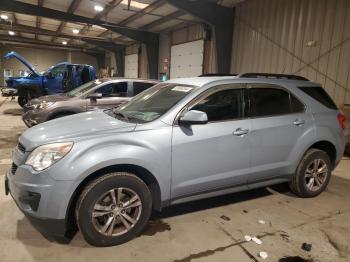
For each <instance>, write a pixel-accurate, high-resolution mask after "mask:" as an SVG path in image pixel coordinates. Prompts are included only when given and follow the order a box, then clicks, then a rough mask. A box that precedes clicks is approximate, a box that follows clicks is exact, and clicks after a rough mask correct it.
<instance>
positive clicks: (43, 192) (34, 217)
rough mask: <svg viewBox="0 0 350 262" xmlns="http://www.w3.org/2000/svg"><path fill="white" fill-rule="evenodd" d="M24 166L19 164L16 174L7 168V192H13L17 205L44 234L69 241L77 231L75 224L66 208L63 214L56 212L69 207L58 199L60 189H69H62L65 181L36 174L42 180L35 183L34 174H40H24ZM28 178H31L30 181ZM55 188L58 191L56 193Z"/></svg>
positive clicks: (57, 239) (63, 241) (52, 238)
mask: <svg viewBox="0 0 350 262" xmlns="http://www.w3.org/2000/svg"><path fill="white" fill-rule="evenodd" d="M29 168H30V167H29ZM25 169H26V168H22V170H20V167H19V168H18V169H17V171H16V172H15V174H12V173H11V171H9V172H7V174H6V175H5V193H6V195H8V194H10V195H11V196H12V198H13V200H14V201H15V203H16V205H17V206H18V208H19V209H20V210H21V211H22V213H23V214H24V215H25V216H26V217H27V218H28V220H29V221H30V222H31V224H32V225H33V226H34V227H35V228H36V229H37V230H38V231H39V232H40V233H41V234H42V235H43V236H44V237H45V238H47V239H48V240H55V241H58V242H61V243H67V242H69V241H70V239H71V238H72V236H73V235H74V234H75V232H76V227H75V226H73V224H71V223H72V222H71V221H70V220H69V219H68V212H67V215H64V216H63V217H61V216H60V215H58V214H57V211H58V210H62V209H63V210H67V209H68V205H67V203H66V201H60V199H62V198H61V196H60V195H61V193H63V194H67V193H68V192H67V190H66V191H65V192H62V191H64V187H66V186H65V185H64V184H65V183H66V182H61V181H57V182H56V181H54V180H53V179H52V178H50V177H49V176H48V175H46V176H47V178H46V179H44V180H43V179H42V178H38V179H39V180H41V183H35V182H36V181H35V180H36V178H35V177H36V176H40V175H33V174H25V172H23V170H25ZM23 176H27V177H28V178H27V179H26V178H25V177H23ZM33 177H34V178H33ZM29 179H30V180H33V181H31V182H30V181H29ZM66 188H67V187H66ZM60 191H61V192H60ZM57 192H60V193H59V194H57ZM55 210H56V212H55Z"/></svg>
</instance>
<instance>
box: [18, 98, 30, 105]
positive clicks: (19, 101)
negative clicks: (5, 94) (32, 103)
mask: <svg viewBox="0 0 350 262" xmlns="http://www.w3.org/2000/svg"><path fill="white" fill-rule="evenodd" d="M17 102H18V104H19V105H20V107H24V105H25V104H26V103H28V98H27V97H25V96H19V97H18V98H17Z"/></svg>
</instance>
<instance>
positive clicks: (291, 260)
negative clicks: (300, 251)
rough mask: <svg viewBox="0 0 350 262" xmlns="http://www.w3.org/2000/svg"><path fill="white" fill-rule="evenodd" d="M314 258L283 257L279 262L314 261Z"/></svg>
mask: <svg viewBox="0 0 350 262" xmlns="http://www.w3.org/2000/svg"><path fill="white" fill-rule="evenodd" d="M313 261H314V260H313V259H308V258H303V257H299V256H294V257H282V258H280V259H279V260H278V262H313Z"/></svg>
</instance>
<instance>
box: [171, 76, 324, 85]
mask: <svg viewBox="0 0 350 262" xmlns="http://www.w3.org/2000/svg"><path fill="white" fill-rule="evenodd" d="M227 82H230V83H270V84H294V85H298V86H300V85H303V86H315V85H317V86H319V85H320V84H318V83H314V82H311V81H308V80H294V79H284V78H268V77H261V78H248V77H247V78H246V77H239V76H213V77H189V78H175V79H171V80H168V81H166V82H165V83H174V84H181V85H194V86H197V87H203V86H205V85H207V84H210V83H215V84H220V83H227Z"/></svg>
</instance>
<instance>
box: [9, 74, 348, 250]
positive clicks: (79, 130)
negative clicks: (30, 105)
mask: <svg viewBox="0 0 350 262" xmlns="http://www.w3.org/2000/svg"><path fill="white" fill-rule="evenodd" d="M260 77H261V74H260V75H259V77H258V78H257V75H256V74H242V75H239V76H237V77H197V78H186V79H174V80H170V81H167V82H163V83H159V84H157V85H155V86H153V87H151V88H150V89H148V90H146V91H144V92H142V93H141V94H139V95H138V96H136V97H134V98H133V99H131V101H129V102H128V103H126V104H124V105H122V106H120V107H118V108H115V109H114V110H105V111H102V110H99V111H94V112H87V113H82V114H78V115H74V116H68V117H65V118H62V119H56V120H53V121H49V122H47V123H43V124H41V125H39V126H35V127H33V128H29V129H28V130H26V131H25V132H24V133H23V134H22V135H21V136H20V137H19V143H18V146H17V147H16V148H15V150H14V153H13V164H12V168H11V170H9V171H8V173H7V174H6V176H5V188H6V193H7V194H8V193H9V192H10V193H11V195H12V197H13V198H14V200H15V201H16V203H17V206H18V207H19V208H20V209H21V210H22V212H24V213H25V214H26V216H27V217H28V218H29V219H30V220H31V221H32V223H33V225H35V226H36V227H37V228H38V229H39V230H40V231H41V232H43V233H44V235H46V236H48V235H51V236H54V237H55V238H57V237H63V236H67V232H71V230H72V228H71V227H70V226H71V225H76V224H77V225H78V228H79V229H80V231H81V233H82V235H83V236H84V238H85V239H86V241H87V242H89V243H90V244H92V245H96V246H111V245H116V244H121V243H124V242H126V241H128V240H130V239H132V238H133V237H135V236H137V235H138V234H140V233H141V232H142V230H143V229H144V227H145V226H146V224H147V221H148V219H149V217H150V215H151V211H152V209H154V210H158V211H160V210H161V209H162V208H163V207H166V206H169V205H174V204H178V203H182V202H187V201H193V200H198V199H203V198H208V197H213V196H217V195H222V194H228V193H232V192H237V191H242V190H249V189H253V188H258V187H266V186H269V185H272V184H277V183H282V182H289V184H290V188H291V190H292V191H293V192H294V193H295V194H296V195H297V196H299V197H305V198H307V197H314V196H317V195H319V194H320V193H321V192H322V191H324V190H325V188H326V187H327V185H328V183H329V181H330V178H331V172H332V171H333V170H334V169H335V168H336V166H337V165H338V163H339V161H340V160H341V158H342V156H343V153H344V146H345V140H344V133H343V132H344V129H345V116H344V115H343V114H342V113H341V112H340V111H339V110H338V108H337V107H336V105H335V104H334V102H333V101H332V99H331V98H330V97H329V96H328V94H327V93H326V92H325V90H324V89H323V88H322V87H321V86H320V85H319V84H316V83H312V82H310V81H308V80H307V79H305V78H302V77H298V76H290V75H287V76H285V75H282V76H281V75H271V78H270V75H265V77H261V78H260ZM306 203H309V202H306Z"/></svg>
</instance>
